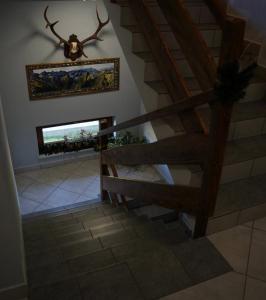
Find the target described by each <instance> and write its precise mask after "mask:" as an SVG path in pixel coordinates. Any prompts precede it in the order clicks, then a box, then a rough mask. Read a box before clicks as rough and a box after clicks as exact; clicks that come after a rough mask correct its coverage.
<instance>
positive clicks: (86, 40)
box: [81, 7, 110, 45]
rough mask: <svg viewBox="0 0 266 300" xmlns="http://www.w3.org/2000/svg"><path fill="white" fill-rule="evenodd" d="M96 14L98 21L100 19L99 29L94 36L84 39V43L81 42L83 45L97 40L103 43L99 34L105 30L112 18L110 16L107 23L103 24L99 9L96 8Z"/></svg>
mask: <svg viewBox="0 0 266 300" xmlns="http://www.w3.org/2000/svg"><path fill="white" fill-rule="evenodd" d="M96 14H97V19H98V22H99V25H98V28H97V30H96V31H95V32H94V34H92V35H91V36H89V37H88V38H86V39H84V40H83V41H81V43H82V45H84V44H86V43H87V42H88V41H91V40H97V41H103V40H102V39H100V38H99V37H98V33H99V32H100V31H101V30H102V29H103V27H104V26H106V25H107V24H108V23H109V21H110V18H109V16H108V19H107V21H105V22H102V21H101V19H100V17H99V12H98V8H97V7H96Z"/></svg>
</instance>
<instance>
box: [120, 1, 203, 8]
mask: <svg viewBox="0 0 266 300" xmlns="http://www.w3.org/2000/svg"><path fill="white" fill-rule="evenodd" d="M128 1H129V0H116V3H117V4H119V5H121V6H124V7H128V6H129V4H128ZM182 2H183V3H184V5H189V6H195V5H201V6H206V4H205V3H204V2H203V0H182ZM145 3H146V4H147V5H148V6H158V2H157V1H156V0H145Z"/></svg>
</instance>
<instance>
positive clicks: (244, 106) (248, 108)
mask: <svg viewBox="0 0 266 300" xmlns="http://www.w3.org/2000/svg"><path fill="white" fill-rule="evenodd" d="M198 112H199V113H200V115H201V118H202V119H203V120H204V122H205V124H206V125H209V124H210V114H211V111H210V109H209V108H208V107H204V108H199V109H198ZM265 117H266V101H265V100H264V99H263V100H259V101H250V102H239V103H237V104H235V105H234V109H233V114H232V119H231V122H233V123H234V122H241V121H247V120H252V119H257V118H265Z"/></svg>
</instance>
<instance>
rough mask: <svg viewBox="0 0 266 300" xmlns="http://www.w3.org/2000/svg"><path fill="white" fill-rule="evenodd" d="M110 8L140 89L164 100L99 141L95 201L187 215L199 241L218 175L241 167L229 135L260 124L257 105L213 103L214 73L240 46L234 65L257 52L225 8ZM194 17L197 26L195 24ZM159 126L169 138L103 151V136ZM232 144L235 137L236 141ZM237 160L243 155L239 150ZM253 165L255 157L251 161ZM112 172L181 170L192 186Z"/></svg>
mask: <svg viewBox="0 0 266 300" xmlns="http://www.w3.org/2000/svg"><path fill="white" fill-rule="evenodd" d="M112 2H116V3H117V4H119V5H120V6H121V12H122V14H121V25H122V26H123V27H125V28H127V29H128V30H129V31H130V32H132V35H133V53H135V54H136V55H138V56H139V57H141V58H142V59H143V60H144V61H145V63H146V66H145V82H146V83H147V84H148V85H149V86H150V87H152V88H153V89H154V90H155V91H156V92H157V93H158V94H160V95H164V96H165V97H164V98H163V99H164V102H163V103H159V104H158V106H159V107H163V108H161V109H157V110H155V111H153V112H150V113H147V114H145V115H143V116H140V117H138V118H136V119H134V120H130V121H127V122H125V123H122V124H119V125H117V126H114V127H111V128H108V129H106V130H104V131H102V132H101V133H100V134H99V136H100V137H101V147H102V152H101V159H102V170H101V175H102V199H103V200H106V199H109V198H111V200H112V201H113V203H114V204H116V205H117V204H118V203H119V202H122V203H124V204H125V205H126V197H133V198H134V197H137V198H141V200H142V201H144V202H145V201H148V202H149V203H150V202H151V201H152V202H153V203H155V204H158V205H160V206H162V207H168V208H172V209H175V210H178V211H180V212H185V213H189V214H190V215H192V216H193V219H194V223H195V226H194V230H193V236H194V237H199V236H203V235H205V233H206V229H207V225H208V221H209V219H210V218H213V217H215V211H216V207H217V205H216V199H217V194H218V190H219V184H220V179H221V177H222V182H230V180H229V181H226V179H224V178H225V177H226V176H225V175H224V174H226V172H227V173H228V172H230V167H232V165H233V164H238V163H241V162H242V161H243V159H246V158H244V154H243V155H240V157H242V158H241V159H242V160H241V159H240V157H239V158H238V157H237V155H235V154H233V155H232V153H236V151H238V150H239V143H236V142H235V141H231V142H229V144H227V140H228V138H229V139H232V138H234V137H235V136H234V135H235V134H236V128H240V132H241V122H243V121H244V120H245V121H246V120H247V119H249V120H250V121H251V123H252V121H253V120H254V121H255V122H257V119H258V114H261V115H260V116H261V118H264V117H265V104H264V102H263V101H262V100H259V101H256V102H246V101H245V102H241V103H239V104H237V105H236V106H235V107H234V108H233V104H232V103H223V102H221V101H220V100H219V99H217V97H216V94H215V92H214V90H213V88H214V83H215V81H216V69H217V65H220V66H221V65H224V64H226V63H228V62H231V61H233V60H235V59H239V58H240V56H241V55H242V53H243V49H245V47H246V46H247V45H248V46H249V47H248V48H246V51H245V55H244V56H243V55H242V57H241V59H242V60H244V61H245V60H247V61H248V60H249V59H250V58H252V59H256V58H257V57H258V54H259V51H260V45H259V44H256V43H254V42H251V41H246V40H244V31H245V22H244V21H243V20H242V19H239V18H233V17H227V15H226V10H225V6H223V5H222V2H220V1H215V0H212V1H210V0H208V1H196V0H193V1H192V0H189V1H188V0H187V1H171V0H166V1H165V0H158V1H143V0H134V1H122V0H121V1H120V0H117V1H112ZM199 10H200V11H201V18H199V17H198V16H199V14H198V13H197V12H198V11H199ZM210 12H212V15H213V16H212V15H211V13H210ZM125 16H126V17H125ZM202 16H203V17H202ZM205 20H207V21H208V22H205ZM210 20H212V22H210ZM180 28H181V30H180ZM195 45H196V46H195ZM264 81H265V75H264V70H263V68H262V67H259V68H258V71H257V73H256V76H255V77H254V79H253V84H254V83H256V82H257V83H259V82H264ZM165 99H167V100H166V101H165ZM257 100H258V99H257ZM209 104H211V106H210V105H209ZM231 116H232V120H231ZM158 120H160V121H163V122H165V123H166V124H167V125H168V126H169V127H170V128H171V129H172V137H169V133H168V134H167V136H166V137H165V138H162V139H160V140H159V141H157V142H154V143H151V144H148V145H130V146H125V147H121V148H116V149H111V150H106V140H107V136H108V135H109V134H111V133H113V132H115V131H119V130H123V129H127V128H129V127H132V126H137V125H141V124H143V123H145V122H152V124H154V122H156V121H158ZM231 121H232V122H231ZM256 133H257V132H256ZM256 133H254V135H256ZM237 137H241V133H240V134H239V133H238V135H237ZM261 138H262V137H259V139H261ZM248 139H252V137H251V138H247V139H245V141H242V140H241V142H240V143H242V145H243V144H245V142H246V144H247V143H249V142H250V141H249V140H248ZM262 139H263V138H262ZM262 144H263V143H262ZM263 145H264V144H263ZM263 145H261V147H260V148H261V151H258V152H260V155H262V156H264V155H265V152H263V150H262V148H263ZM226 146H227V150H226V152H225V149H226ZM240 152H241V149H240ZM242 152H243V153H244V152H245V150H244V146H243V147H242ZM262 152H263V153H262ZM225 153H226V157H225V167H224V166H223V163H224V154H225ZM228 153H229V154H228ZM230 154H231V155H230ZM241 154H242V153H241ZM230 156H231V157H230ZM258 157H259V154H258V153H257V154H256V155H255V156H254V157H253V158H251V159H253V160H255V159H257V158H258ZM249 158H250V157H249ZM239 160H240V161H239ZM116 164H126V165H135V164H167V165H170V166H173V165H187V167H188V169H190V170H192V180H191V185H190V186H183V185H167V184H155V183H147V182H141V181H132V180H128V179H125V178H118V174H117V172H116V171H115V165H116ZM226 168H227V169H226ZM110 174H113V176H110ZM229 177H230V176H229ZM121 195H122V198H121V199H120V196H121ZM218 200H219V196H218Z"/></svg>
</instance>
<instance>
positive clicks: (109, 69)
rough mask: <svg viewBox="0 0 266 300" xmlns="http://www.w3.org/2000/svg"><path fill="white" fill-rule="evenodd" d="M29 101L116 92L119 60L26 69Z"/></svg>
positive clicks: (36, 66) (38, 66)
mask: <svg viewBox="0 0 266 300" xmlns="http://www.w3.org/2000/svg"><path fill="white" fill-rule="evenodd" d="M26 71H27V78H28V88H29V96H30V99H31V100H40V99H50V98H56V97H64V96H73V95H84V94H91V93H99V92H107V91H114V90H118V89H119V59H118V58H111V59H101V60H93V61H82V62H71V63H61V64H46V65H44V64H43V65H28V66H26Z"/></svg>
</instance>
